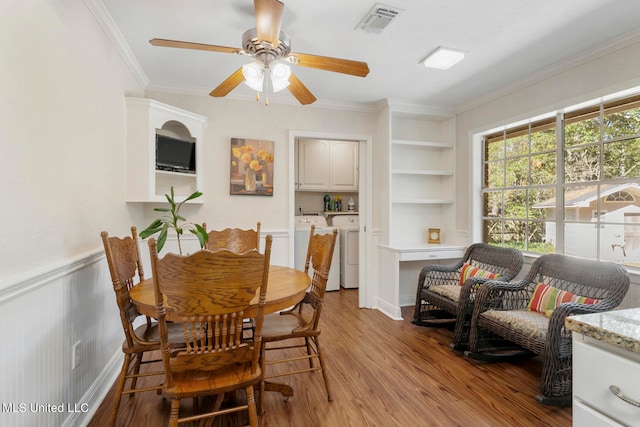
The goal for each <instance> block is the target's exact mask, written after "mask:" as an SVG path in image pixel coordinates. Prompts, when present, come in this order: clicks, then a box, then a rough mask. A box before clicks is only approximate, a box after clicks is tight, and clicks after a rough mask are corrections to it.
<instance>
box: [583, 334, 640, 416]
mask: <svg viewBox="0 0 640 427" xmlns="http://www.w3.org/2000/svg"><path fill="white" fill-rule="evenodd" d="M610 386H616V387H618V388H619V390H620V393H621V394H623V395H624V396H625V398H627V399H630V400H632V401H634V402H636V403H638V404H639V405H640V354H638V353H633V352H631V351H626V350H622V349H619V348H617V347H614V346H611V345H609V344H606V343H603V342H601V341H597V340H594V339H592V338H589V337H584V336H583V335H582V334H579V333H576V332H574V333H573V425H574V426H575V427H583V426H584V427H593V426H640V407H638V406H635V405H633V404H632V403H628V402H625V401H624V400H623V399H621V398H620V397H618V396H616V395H615V394H614V393H613V392H612V391H611V390H610Z"/></svg>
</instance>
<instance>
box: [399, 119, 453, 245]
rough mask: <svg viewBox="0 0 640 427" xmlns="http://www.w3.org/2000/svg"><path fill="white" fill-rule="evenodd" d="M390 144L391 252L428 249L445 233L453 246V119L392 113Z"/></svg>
mask: <svg viewBox="0 0 640 427" xmlns="http://www.w3.org/2000/svg"><path fill="white" fill-rule="evenodd" d="M390 114H391V138H390V141H389V168H390V174H389V181H390V189H389V196H390V224H389V225H390V227H389V230H390V234H389V242H388V243H389V246H393V247H398V248H415V247H421V246H424V245H426V244H427V240H428V238H427V230H428V229H429V228H438V229H440V230H441V232H440V237H441V244H443V245H447V244H452V243H453V239H454V227H455V224H454V218H455V211H454V207H455V184H454V167H455V150H454V145H453V132H454V129H453V126H454V123H453V118H448V117H433V116H430V115H424V114H415V113H405V112H401V111H400V112H398V111H392V112H391V113H390Z"/></svg>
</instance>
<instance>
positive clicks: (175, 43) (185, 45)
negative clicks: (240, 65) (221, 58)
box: [149, 39, 241, 53]
mask: <svg viewBox="0 0 640 427" xmlns="http://www.w3.org/2000/svg"><path fill="white" fill-rule="evenodd" d="M149 43H151V44H152V45H154V46H164V47H177V48H180V49H195V50H208V51H211V52H222V53H238V52H240V50H241V49H239V48H237V47H226V46H216V45H214V44H204V43H192V42H182V41H179V40H167V39H151V40H149Z"/></svg>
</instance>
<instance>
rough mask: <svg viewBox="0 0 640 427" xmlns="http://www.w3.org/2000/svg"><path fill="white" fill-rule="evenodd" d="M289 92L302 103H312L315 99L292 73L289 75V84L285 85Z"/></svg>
mask: <svg viewBox="0 0 640 427" xmlns="http://www.w3.org/2000/svg"><path fill="white" fill-rule="evenodd" d="M287 89H289V92H291V94H292V95H293V96H295V97H296V99H297V100H298V101H299V102H300V104H302V105H307V104H312V103H314V102H315V101H316V97H315V96H313V94H312V93H311V92H310V91H309V89H307V87H306V86H305V85H304V84H303V83H302V82H301V81H300V79H299V78H298V77H297V76H296V75H295V74H293V73H291V75H290V76H289V86H287Z"/></svg>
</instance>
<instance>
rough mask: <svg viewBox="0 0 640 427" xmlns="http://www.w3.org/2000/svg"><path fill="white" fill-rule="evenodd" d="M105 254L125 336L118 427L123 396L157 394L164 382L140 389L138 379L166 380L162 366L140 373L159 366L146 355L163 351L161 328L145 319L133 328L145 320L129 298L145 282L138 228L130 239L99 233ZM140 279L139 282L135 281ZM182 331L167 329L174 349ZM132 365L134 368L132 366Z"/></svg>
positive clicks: (112, 421) (116, 405)
mask: <svg viewBox="0 0 640 427" xmlns="http://www.w3.org/2000/svg"><path fill="white" fill-rule="evenodd" d="M100 235H101V237H102V243H103V245H104V252H105V255H106V258H107V263H108V264H109V271H110V273H111V281H112V283H113V290H114V292H115V295H116V303H117V304H118V310H119V311H120V322H121V323H122V330H123V332H124V337H125V339H124V342H123V343H122V352H123V353H124V362H123V363H122V369H121V370H120V375H119V376H118V380H117V383H116V393H115V399H114V403H113V410H112V412H111V417H110V419H109V425H110V426H113V425H114V424H115V420H116V417H117V415H118V408H119V407H120V400H121V399H122V395H124V394H128V395H129V397H133V395H134V393H138V392H143V391H153V390H154V391H156V392H158V391H159V390H160V387H161V381H158V383H157V385H154V386H147V387H139V388H138V387H137V383H138V378H140V377H150V376H157V377H162V379H164V377H163V376H164V369H162V368H161V366H160V365H159V369H158V370H155V371H149V372H146V373H144V374H141V373H140V365H141V364H147V363H154V362H160V361H161V360H160V359H158V358H157V357H156V358H155V359H154V358H151V357H150V356H148V357H147V360H143V357H144V355H145V354H146V353H149V352H151V351H154V350H160V334H159V332H158V324H157V323H156V322H152V321H151V319H150V318H149V317H146V322H145V323H144V324H143V325H141V326H138V327H135V326H134V321H135V320H136V319H137V318H138V317H140V316H142V315H141V314H140V313H139V312H138V310H136V307H135V305H134V304H133V303H132V302H131V299H130V298H129V291H130V290H131V288H132V287H133V286H135V285H136V284H138V283H139V282H141V281H143V280H144V270H143V268H142V262H141V261H140V248H139V247H138V234H137V231H136V227H131V237H128V236H127V237H124V238H119V237H109V234H108V233H107V232H106V231H103V232H102V233H100ZM136 276H138V280H136ZM181 331H182V327H181V326H180V325H171V326H170V327H169V329H168V336H169V339H170V342H171V343H172V344H171V345H174V346H175V345H179V344H176V339H175V337H176V336H179V334H181ZM131 362H133V364H132V363H131ZM128 380H129V387H128V388H126V389H125V385H126V382H127V381H128Z"/></svg>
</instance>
